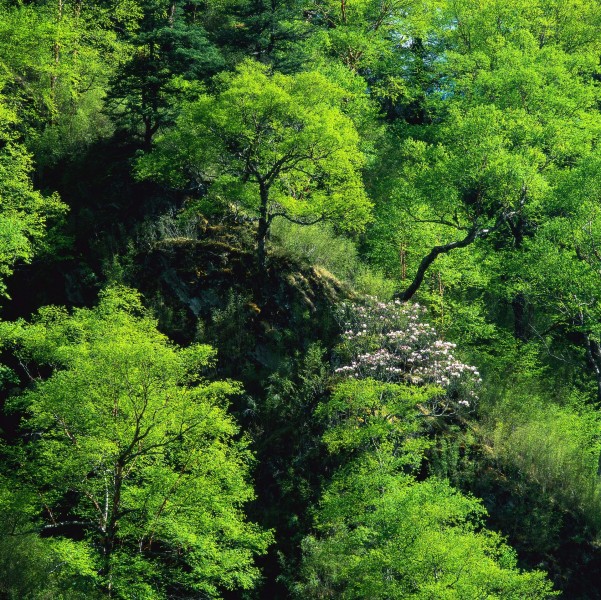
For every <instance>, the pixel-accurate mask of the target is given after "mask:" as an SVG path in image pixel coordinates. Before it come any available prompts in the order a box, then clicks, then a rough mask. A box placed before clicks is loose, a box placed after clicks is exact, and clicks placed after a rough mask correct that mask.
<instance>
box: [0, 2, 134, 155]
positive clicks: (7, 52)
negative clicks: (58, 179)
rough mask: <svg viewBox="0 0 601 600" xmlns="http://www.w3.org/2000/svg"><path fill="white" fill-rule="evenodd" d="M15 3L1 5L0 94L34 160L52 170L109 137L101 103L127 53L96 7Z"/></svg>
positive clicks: (105, 15) (102, 11)
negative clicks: (51, 166) (31, 148)
mask: <svg viewBox="0 0 601 600" xmlns="http://www.w3.org/2000/svg"><path fill="white" fill-rule="evenodd" d="M14 4H15V3H10V2H3V3H2V5H1V8H2V13H3V17H2V20H1V21H0V65H1V67H2V72H1V74H0V80H1V83H2V85H1V86H0V87H1V89H2V92H3V93H4V94H5V95H6V97H7V99H8V101H9V106H10V107H11V108H12V109H14V110H15V112H16V113H17V115H18V117H19V121H20V127H21V131H25V132H26V133H27V134H28V136H29V138H30V139H29V140H28V141H29V142H30V143H31V146H35V150H36V154H37V155H38V160H40V161H41V160H42V159H43V162H44V164H55V163H56V162H57V161H58V160H60V159H61V158H64V157H65V155H71V156H72V155H73V154H75V153H77V152H79V151H81V149H82V147H86V146H88V145H89V144H90V143H92V142H94V141H96V140H97V139H98V138H99V137H100V136H102V135H103V134H104V135H108V134H110V133H111V132H112V130H113V126H112V124H111V123H110V122H109V119H108V117H107V116H106V115H105V114H103V113H102V108H103V99H104V94H105V91H106V84H107V82H108V78H109V76H110V74H111V71H112V68H113V66H114V65H115V64H116V63H117V62H118V60H119V55H120V54H121V52H122V51H123V50H125V46H121V47H119V46H118V45H117V43H116V36H115V35H114V33H113V32H112V31H111V30H110V18H109V17H110V13H109V12H108V11H107V10H106V9H105V8H103V7H102V6H97V5H96V6H93V7H92V6H89V5H88V4H86V3H82V2H70V1H69V0H64V1H63V0H61V1H60V2H51V3H44V2H39V3H35V4H24V5H23V4H19V3H16V4H17V6H15V5H14Z"/></svg>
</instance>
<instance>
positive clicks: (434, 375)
mask: <svg viewBox="0 0 601 600" xmlns="http://www.w3.org/2000/svg"><path fill="white" fill-rule="evenodd" d="M425 313H426V308H424V307H422V306H420V305H419V304H407V303H401V302H400V301H398V300H397V301H395V302H380V301H378V300H377V299H375V298H369V299H368V300H367V302H366V303H365V304H363V305H360V304H353V303H343V304H342V305H341V307H340V312H339V319H340V322H341V325H342V327H343V332H344V333H343V342H342V344H341V345H340V346H339V349H338V356H339V361H340V366H339V367H338V368H337V369H336V370H335V372H336V373H338V374H340V375H343V376H346V377H350V378H355V379H366V378H371V379H375V380H378V381H386V382H405V383H412V384H415V385H436V386H439V387H441V388H442V389H443V390H444V391H445V396H446V398H447V399H448V400H450V401H453V403H454V405H455V407H456V408H469V407H470V406H471V405H472V404H473V402H474V401H475V400H476V399H477V388H478V387H479V385H480V384H481V382H482V380H481V379H480V374H479V373H478V370H477V369H476V367H473V366H470V365H467V364H465V363H463V362H461V361H460V360H457V358H455V356H454V355H453V350H454V349H455V347H456V344H453V343H451V342H445V341H443V340H440V339H439V338H438V336H437V334H436V330H435V329H434V328H433V327H432V326H431V325H430V324H428V323H426V322H425V320H424V316H425Z"/></svg>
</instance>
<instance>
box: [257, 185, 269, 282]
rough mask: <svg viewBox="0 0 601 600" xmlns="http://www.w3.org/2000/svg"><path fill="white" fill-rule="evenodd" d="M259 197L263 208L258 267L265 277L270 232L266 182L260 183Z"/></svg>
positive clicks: (259, 230) (260, 215) (260, 211)
mask: <svg viewBox="0 0 601 600" xmlns="http://www.w3.org/2000/svg"><path fill="white" fill-rule="evenodd" d="M259 195H260V199H261V206H260V208H259V227H258V229H257V266H258V267H259V274H260V276H261V277H264V276H265V274H266V259H267V255H266V251H265V242H266V240H267V234H268V232H269V218H268V214H267V206H268V203H269V189H268V187H267V185H266V184H265V182H264V181H261V182H259Z"/></svg>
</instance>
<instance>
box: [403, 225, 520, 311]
mask: <svg viewBox="0 0 601 600" xmlns="http://www.w3.org/2000/svg"><path fill="white" fill-rule="evenodd" d="M509 216H510V215H509V214H502V215H500V216H499V218H498V219H497V222H496V223H495V225H494V226H493V227H489V228H481V227H480V226H478V224H474V225H473V226H472V227H471V228H470V229H469V230H468V233H467V235H466V236H465V237H464V238H463V239H461V240H457V241H455V242H449V243H448V244H443V245H442V246H434V248H432V250H430V252H428V254H426V256H424V258H422V261H421V262H420V264H419V267H418V269H417V273H416V274H415V277H414V278H413V281H412V282H411V283H410V284H409V286H408V287H407V288H406V289H405V290H404V291H402V292H398V293H396V294H395V295H394V297H395V298H396V299H398V300H401V301H402V302H407V301H408V300H411V298H413V296H414V294H415V292H417V290H419V288H420V286H421V284H422V283H423V281H424V276H425V275H426V271H427V270H428V268H429V267H430V265H432V263H433V262H434V261H435V260H436V259H437V258H438V257H439V256H440V255H441V254H447V253H448V252H451V250H455V249H456V248H465V247H466V246H469V245H470V244H472V243H473V242H475V241H476V240H477V239H478V238H483V237H486V236H487V235H489V234H490V233H492V232H493V231H496V230H497V229H499V228H500V227H501V226H502V225H503V224H504V223H505V222H506V221H507V219H508V218H509Z"/></svg>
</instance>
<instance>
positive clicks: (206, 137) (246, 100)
mask: <svg viewBox="0 0 601 600" xmlns="http://www.w3.org/2000/svg"><path fill="white" fill-rule="evenodd" d="M217 85H218V86H219V87H220V91H219V92H218V93H217V95H216V96H209V95H204V96H201V97H200V98H199V99H198V100H197V101H196V102H192V103H190V104H189V105H188V106H186V107H185V108H184V109H183V112H182V115H181V116H180V117H179V118H178V120H177V125H176V127H175V128H174V129H173V130H172V131H169V132H167V133H165V134H164V135H163V136H161V137H160V138H159V140H158V141H157V148H156V150H155V151H154V152H152V153H150V154H148V155H146V156H144V157H143V158H142V159H141V160H140V161H139V163H138V172H139V175H140V176H141V177H154V178H157V179H162V180H164V181H168V182H170V183H171V184H172V185H176V186H179V187H181V188H184V189H185V188H187V189H192V190H206V191H207V192H208V193H209V198H210V201H211V202H219V201H220V202H222V203H225V204H227V203H229V204H231V205H234V206H235V207H237V208H238V209H240V210H242V211H243V212H244V214H245V215H248V216H250V218H252V219H253V220H256V221H257V223H258V228H257V259H258V264H259V267H260V268H261V270H263V269H264V267H265V241H266V238H267V235H268V232H269V228H270V225H271V223H272V221H273V220H274V219H275V218H278V217H282V218H285V219H288V220H290V221H293V222H295V223H300V224H303V225H310V224H315V223H318V222H319V221H324V220H333V221H335V222H336V223H337V225H338V227H339V228H340V229H341V230H350V231H358V230H361V229H362V228H363V226H364V225H365V223H366V222H367V221H368V220H369V217H370V207H371V204H370V202H369V200H368V198H367V196H366V194H365V191H364V188H363V183H362V180H361V167H362V166H363V164H364V161H365V159H364V156H363V154H362V153H361V151H360V149H359V136H358V134H357V131H356V129H355V126H354V125H353V122H352V120H351V118H350V117H349V116H347V115H346V114H345V113H344V112H343V110H342V107H343V104H344V99H345V91H344V90H343V89H342V88H340V87H338V86H336V85H334V84H332V83H331V82H330V81H328V79H326V78H325V77H324V76H323V75H320V74H319V73H316V72H311V73H301V74H298V75H293V76H287V75H281V74H278V73H275V74H273V75H270V74H269V72H268V70H267V68H266V67H264V66H262V65H260V64H258V63H255V62H251V61H247V62H245V63H243V64H242V65H240V66H239V67H238V68H237V70H236V72H235V73H234V74H228V75H223V76H221V77H220V79H219V81H218V83H217Z"/></svg>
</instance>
